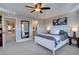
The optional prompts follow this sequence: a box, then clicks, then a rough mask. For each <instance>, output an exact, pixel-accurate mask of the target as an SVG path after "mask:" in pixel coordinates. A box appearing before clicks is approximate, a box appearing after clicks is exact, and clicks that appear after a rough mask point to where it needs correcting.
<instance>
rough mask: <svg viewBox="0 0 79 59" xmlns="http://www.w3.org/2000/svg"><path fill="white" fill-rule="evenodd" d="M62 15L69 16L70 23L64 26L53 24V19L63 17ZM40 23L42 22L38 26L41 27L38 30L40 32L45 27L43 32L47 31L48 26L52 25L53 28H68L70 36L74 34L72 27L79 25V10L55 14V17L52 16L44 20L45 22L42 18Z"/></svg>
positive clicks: (78, 35)
mask: <svg viewBox="0 0 79 59" xmlns="http://www.w3.org/2000/svg"><path fill="white" fill-rule="evenodd" d="M61 17H67V18H68V24H67V25H62V26H53V21H52V20H53V19H57V18H61ZM39 24H40V26H38V28H39V30H38V32H40V31H41V30H42V29H43V30H42V31H43V32H46V28H47V26H51V30H53V29H54V28H56V29H59V28H61V29H64V28H67V29H68V34H69V35H70V36H72V32H71V31H70V29H71V27H79V11H75V12H72V13H68V14H63V15H59V16H55V17H52V18H50V19H46V20H43V22H42V20H41V22H39ZM42 24H43V25H42ZM77 37H79V32H77Z"/></svg>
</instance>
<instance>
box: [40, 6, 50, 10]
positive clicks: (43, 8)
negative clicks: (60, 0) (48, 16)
mask: <svg viewBox="0 0 79 59" xmlns="http://www.w3.org/2000/svg"><path fill="white" fill-rule="evenodd" d="M41 9H42V10H47V9H50V7H42V8H41Z"/></svg>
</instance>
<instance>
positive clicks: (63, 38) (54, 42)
mask: <svg viewBox="0 0 79 59" xmlns="http://www.w3.org/2000/svg"><path fill="white" fill-rule="evenodd" d="M35 43H37V44H39V45H41V46H43V47H45V48H48V49H49V50H51V51H52V53H53V54H55V51H56V50H58V49H59V48H60V47H62V46H64V45H65V44H66V43H68V33H67V32H66V31H64V30H59V32H58V34H57V33H56V31H55V34H51V33H50V34H48V33H46V34H45V33H39V34H37V35H36V36H35Z"/></svg>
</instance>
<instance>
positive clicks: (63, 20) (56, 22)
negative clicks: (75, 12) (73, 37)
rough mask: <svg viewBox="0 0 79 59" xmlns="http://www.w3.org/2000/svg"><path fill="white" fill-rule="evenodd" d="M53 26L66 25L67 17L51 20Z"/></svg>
mask: <svg viewBox="0 0 79 59" xmlns="http://www.w3.org/2000/svg"><path fill="white" fill-rule="evenodd" d="M53 25H67V17H63V18H58V19H53Z"/></svg>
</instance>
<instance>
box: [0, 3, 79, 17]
mask: <svg viewBox="0 0 79 59" xmlns="http://www.w3.org/2000/svg"><path fill="white" fill-rule="evenodd" d="M25 5H29V6H34V4H33V3H0V7H1V8H4V9H6V10H8V11H12V12H14V13H16V14H17V15H22V16H28V17H31V18H32V17H33V18H49V17H53V16H56V15H59V14H63V13H68V12H70V11H75V10H78V9H79V4H77V3H43V4H42V6H48V7H51V9H50V10H44V11H43V13H42V14H40V13H37V12H33V13H30V11H32V10H33V9H30V8H27V7H25Z"/></svg>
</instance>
